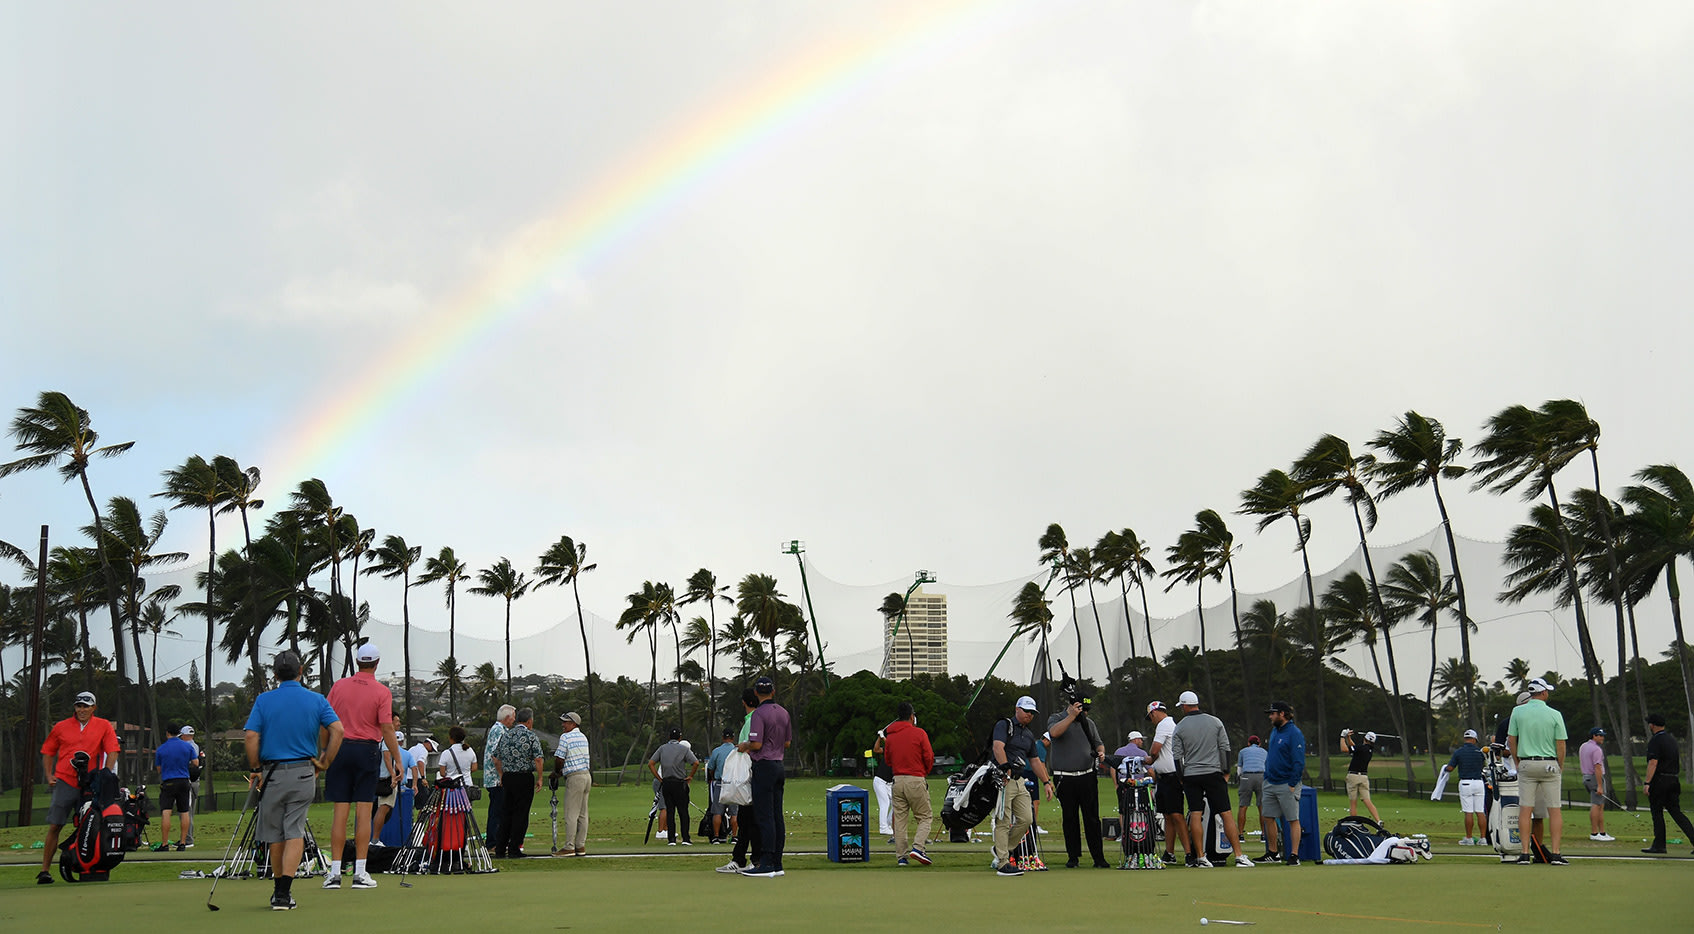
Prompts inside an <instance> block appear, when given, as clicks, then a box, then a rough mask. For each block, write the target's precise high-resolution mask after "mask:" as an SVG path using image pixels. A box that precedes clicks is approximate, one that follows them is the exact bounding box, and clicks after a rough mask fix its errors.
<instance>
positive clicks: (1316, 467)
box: [1294, 435, 1412, 782]
mask: <svg viewBox="0 0 1694 934" xmlns="http://www.w3.org/2000/svg"><path fill="white" fill-rule="evenodd" d="M1375 466H1376V458H1375V457H1373V456H1371V455H1369V454H1360V455H1357V456H1355V455H1354V454H1353V449H1352V447H1351V446H1349V445H1348V444H1347V442H1346V441H1344V440H1343V439H1341V438H1340V437H1338V436H1336V435H1324V436H1323V437H1321V438H1319V439H1318V440H1317V442H1316V443H1315V444H1313V445H1312V446H1311V447H1310V448H1308V449H1307V451H1306V453H1305V454H1304V455H1303V456H1302V457H1301V458H1300V459H1299V460H1298V461H1295V462H1294V479H1295V480H1296V481H1298V482H1299V483H1301V484H1302V485H1304V486H1305V487H1306V488H1307V494H1306V501H1307V502H1317V501H1318V500H1320V499H1323V498H1325V497H1327V496H1329V495H1331V494H1333V493H1337V492H1342V491H1345V493H1346V495H1347V505H1349V506H1351V507H1353V524H1354V526H1356V527H1357V528H1358V530H1359V553H1360V554H1361V555H1363V556H1364V559H1365V574H1366V576H1367V577H1368V578H1369V580H1370V592H1369V599H1370V601H1371V603H1372V609H1374V610H1375V613H1374V614H1373V617H1372V618H1374V619H1375V620H1376V621H1377V623H1378V624H1379V625H1381V626H1382V645H1383V649H1384V651H1386V652H1387V655H1388V680H1389V683H1390V685H1391V686H1392V688H1393V690H1392V691H1391V692H1388V714H1389V716H1390V717H1392V718H1393V721H1394V727H1395V729H1396V730H1397V731H1398V732H1399V734H1400V735H1401V736H1405V735H1406V711H1405V707H1404V705H1402V704H1401V702H1400V665H1399V663H1398V662H1397V661H1395V658H1394V630H1393V626H1392V625H1391V623H1392V619H1391V617H1389V615H1388V610H1387V608H1386V607H1384V606H1383V605H1382V592H1381V587H1380V585H1379V584H1378V582H1377V577H1376V563H1375V562H1374V561H1372V560H1371V556H1370V542H1369V541H1368V540H1367V539H1366V536H1365V533H1366V532H1369V531H1374V530H1375V529H1376V500H1375V499H1373V498H1372V497H1371V493H1370V487H1369V486H1368V485H1367V484H1366V482H1365V481H1366V478H1367V477H1368V476H1370V472H1371V470H1372V469H1373V468H1374V467H1375ZM1371 648H1372V652H1373V653H1374V652H1375V645H1374V639H1373V640H1372V646H1371ZM1371 661H1372V662H1373V663H1374V662H1375V657H1374V655H1373V657H1372V659H1371ZM1385 690H1386V689H1385ZM1400 748H1401V751H1402V752H1403V753H1404V755H1405V760H1406V780H1407V781H1408V782H1409V781H1411V772H1412V753H1411V749H1410V746H1409V745H1408V744H1405V743H1402V744H1401V747H1400Z"/></svg>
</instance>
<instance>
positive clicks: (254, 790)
mask: <svg viewBox="0 0 1694 934" xmlns="http://www.w3.org/2000/svg"><path fill="white" fill-rule="evenodd" d="M258 794H259V789H258V786H257V785H255V784H254V783H253V777H252V776H248V777H247V800H246V801H244V802H242V804H241V816H240V817H238V818H236V819H235V830H233V831H231V833H230V835H229V846H226V847H224V858H223V860H222V861H221V862H219V863H218V868H217V869H215V870H213V871H212V890H211V891H210V892H207V893H206V908H207V909H208V910H211V911H217V910H218V906H216V905H214V904H212V896H214V895H216V894H218V880H219V879H222V878H223V877H224V867H225V866H228V865H229V854H230V851H232V850H234V849H235V836H236V834H239V833H240V832H241V825H242V823H243V822H245V821H246V820H247V809H248V808H250V807H252V806H253V801H254V800H255V799H256V798H257V797H258Z"/></svg>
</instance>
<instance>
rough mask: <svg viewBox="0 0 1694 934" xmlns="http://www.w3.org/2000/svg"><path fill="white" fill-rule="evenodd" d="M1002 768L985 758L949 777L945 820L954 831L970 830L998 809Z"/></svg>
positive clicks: (942, 803) (942, 805)
mask: <svg viewBox="0 0 1694 934" xmlns="http://www.w3.org/2000/svg"><path fill="white" fill-rule="evenodd" d="M1001 781H1002V779H1001V775H1000V770H999V769H997V768H995V767H994V765H993V763H989V762H985V763H983V764H982V765H978V766H975V767H972V768H967V769H965V770H963V771H961V772H958V773H956V774H954V775H953V776H952V777H951V778H949V779H947V794H946V796H945V797H944V798H942V801H941V824H942V826H944V827H946V828H947V829H948V830H952V831H969V830H970V829H971V828H972V827H975V826H976V825H977V824H980V823H982V822H983V821H984V820H985V819H987V817H988V815H989V814H990V813H992V812H993V811H994V805H995V804H996V803H997V802H998V801H999V800H1000V786H1001Z"/></svg>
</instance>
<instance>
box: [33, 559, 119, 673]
mask: <svg viewBox="0 0 1694 934" xmlns="http://www.w3.org/2000/svg"><path fill="white" fill-rule="evenodd" d="M32 576H33V575H32ZM104 585H105V575H104V574H103V573H102V572H101V570H100V559H99V558H97V557H96V556H95V554H94V549H92V548H81V547H71V548H67V547H65V546H62V545H61V546H56V547H54V548H53V550H52V551H50V552H48V553H47V590H48V605H49V611H51V608H52V606H53V605H54V604H59V605H61V606H63V607H64V608H65V609H66V610H70V611H74V612H75V613H76V616H77V652H76V658H77V661H78V662H79V663H80V665H81V669H82V689H83V690H85V691H92V690H94V667H93V657H94V656H93V653H92V652H91V651H90V650H89V642H88V614H89V612H90V611H91V610H93V609H94V608H95V607H98V606H100V605H101V604H103V603H105V602H106V589H105V586H104ZM67 672H68V669H67Z"/></svg>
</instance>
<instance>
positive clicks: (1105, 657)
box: [1077, 578, 1123, 733]
mask: <svg viewBox="0 0 1694 934" xmlns="http://www.w3.org/2000/svg"><path fill="white" fill-rule="evenodd" d="M1088 608H1089V609H1090V610H1093V611H1094V634H1095V635H1096V636H1098V637H1099V639H1100V663H1101V664H1103V665H1105V666H1106V675H1105V678H1104V679H1103V680H1102V682H1101V683H1102V684H1103V685H1104V686H1105V688H1106V690H1107V692H1108V696H1109V697H1110V698H1111V700H1112V714H1113V720H1112V725H1113V726H1114V727H1121V726H1122V724H1120V723H1119V722H1118V717H1117V708H1118V704H1117V692H1116V691H1113V690H1111V687H1112V656H1111V655H1110V654H1109V653H1107V651H1106V627H1105V625H1104V624H1102V623H1101V622H1100V604H1099V603H1098V602H1096V601H1095V599H1094V580H1093V578H1090V579H1089V581H1088ZM1077 674H1079V675H1080V674H1082V669H1080V668H1078V669H1077ZM1118 732H1120V733H1121V732H1123V731H1122V730H1121V729H1119V730H1118Z"/></svg>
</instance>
